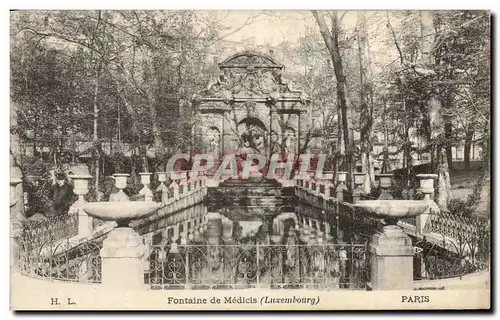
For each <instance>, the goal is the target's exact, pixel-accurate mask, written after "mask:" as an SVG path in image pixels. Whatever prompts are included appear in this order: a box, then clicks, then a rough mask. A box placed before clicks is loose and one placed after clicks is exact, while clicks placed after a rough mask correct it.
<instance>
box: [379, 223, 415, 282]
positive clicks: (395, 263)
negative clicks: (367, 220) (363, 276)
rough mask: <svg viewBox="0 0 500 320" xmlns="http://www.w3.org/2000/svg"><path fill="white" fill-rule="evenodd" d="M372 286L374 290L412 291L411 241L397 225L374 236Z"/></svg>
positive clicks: (386, 227) (384, 228)
mask: <svg viewBox="0 0 500 320" xmlns="http://www.w3.org/2000/svg"><path fill="white" fill-rule="evenodd" d="M370 253H371V285H372V289H373V290H412V289H413V254H414V249H413V246H412V243H411V239H410V238H409V237H408V236H407V235H406V234H405V233H404V232H403V230H402V229H401V228H400V227H398V226H396V225H389V226H385V227H383V228H382V231H380V232H378V233H376V234H375V235H373V236H372V239H371V243H370Z"/></svg>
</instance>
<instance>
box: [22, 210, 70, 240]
mask: <svg viewBox="0 0 500 320" xmlns="http://www.w3.org/2000/svg"><path fill="white" fill-rule="evenodd" d="M22 233H23V236H24V237H28V238H30V239H31V240H32V241H36V242H38V243H47V242H56V241H58V240H61V239H68V238H71V237H73V236H76V235H77V234H78V215H77V214H71V215H66V214H65V215H62V216H55V217H51V218H49V219H46V220H38V221H28V222H27V223H26V224H25V225H24V226H23V230H22Z"/></svg>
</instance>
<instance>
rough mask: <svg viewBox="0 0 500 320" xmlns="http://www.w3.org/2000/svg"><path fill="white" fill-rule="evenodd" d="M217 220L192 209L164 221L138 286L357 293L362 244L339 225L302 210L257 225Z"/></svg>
mask: <svg viewBox="0 0 500 320" xmlns="http://www.w3.org/2000/svg"><path fill="white" fill-rule="evenodd" d="M226 209H227V208H226ZM252 210H258V209H257V208H252ZM223 212H224V213H225V214H222V213H220V212H214V211H209V210H208V208H207V206H206V205H205V204H199V205H196V206H193V207H191V208H188V209H186V210H183V211H179V212H177V213H174V214H173V215H171V216H169V217H168V219H169V223H168V224H165V227H164V228H161V229H158V230H156V231H155V232H154V235H153V236H152V243H151V244H150V246H149V260H148V269H149V270H148V272H147V273H146V278H145V281H146V283H148V284H150V285H151V288H152V289H180V288H184V289H223V288H233V289H238V288H248V287H265V288H322V289H326V290H330V289H342V288H350V289H363V288H365V285H366V282H367V281H368V279H369V268H368V267H369V266H368V263H369V259H368V253H367V242H366V241H365V238H364V235H363V234H362V233H359V232H356V228H355V227H353V226H349V225H348V224H347V223H346V222H344V221H343V220H342V219H336V218H335V216H328V215H325V213H324V212H321V210H317V209H315V208H312V207H309V206H306V205H303V204H299V205H297V206H295V207H294V210H293V211H288V212H276V213H275V214H274V215H272V216H271V217H272V218H268V217H270V216H269V215H265V217H266V218H264V219H249V220H244V219H242V217H243V216H241V215H239V214H238V215H236V218H235V219H231V218H229V217H230V216H231V215H230V214H227V213H228V212H230V210H225V211H223Z"/></svg>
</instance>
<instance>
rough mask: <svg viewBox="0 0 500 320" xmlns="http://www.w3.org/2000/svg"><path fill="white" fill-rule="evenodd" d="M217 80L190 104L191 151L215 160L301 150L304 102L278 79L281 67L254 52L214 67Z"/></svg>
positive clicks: (305, 102) (305, 100)
mask: <svg viewBox="0 0 500 320" xmlns="http://www.w3.org/2000/svg"><path fill="white" fill-rule="evenodd" d="M218 66H219V69H220V70H221V74H220V76H219V77H218V78H217V79H216V80H215V81H213V82H212V83H211V84H210V86H209V88H208V90H206V91H203V92H200V94H199V95H197V96H196V97H195V98H194V103H195V105H196V116H195V119H199V121H198V123H197V124H196V125H195V127H194V136H195V138H194V140H195V141H194V149H195V150H196V152H207V153H212V154H214V155H215V156H216V158H217V157H221V156H223V155H225V154H230V153H242V152H246V153H249V152H248V151H251V152H252V153H259V154H264V155H269V154H272V153H278V152H280V153H281V152H283V153H297V151H298V150H302V149H303V148H304V147H305V146H306V130H307V124H308V114H307V111H308V106H309V104H310V100H309V99H308V98H307V96H306V95H304V94H303V93H302V92H300V91H298V90H295V89H293V87H292V85H291V84H290V83H289V82H287V81H286V80H284V79H283V75H282V73H283V69H284V66H283V65H281V64H279V63H278V62H276V61H275V60H274V59H273V58H272V57H270V56H266V55H263V54H260V53H255V52H243V53H239V54H236V55H233V56H231V57H229V58H228V59H226V60H225V61H223V62H222V63H220V64H219V65H218Z"/></svg>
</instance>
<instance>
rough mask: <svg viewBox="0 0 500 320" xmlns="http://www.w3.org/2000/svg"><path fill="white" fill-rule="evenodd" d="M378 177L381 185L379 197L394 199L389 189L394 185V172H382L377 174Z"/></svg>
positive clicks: (380, 198) (381, 198)
mask: <svg viewBox="0 0 500 320" xmlns="http://www.w3.org/2000/svg"><path fill="white" fill-rule="evenodd" d="M377 177H378V178H379V181H380V183H379V187H380V196H379V197H378V199H379V200H392V195H391V193H390V192H389V189H390V188H391V186H392V179H393V177H394V174H392V173H380V174H377Z"/></svg>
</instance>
